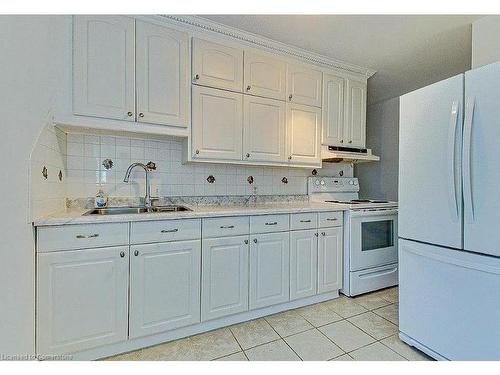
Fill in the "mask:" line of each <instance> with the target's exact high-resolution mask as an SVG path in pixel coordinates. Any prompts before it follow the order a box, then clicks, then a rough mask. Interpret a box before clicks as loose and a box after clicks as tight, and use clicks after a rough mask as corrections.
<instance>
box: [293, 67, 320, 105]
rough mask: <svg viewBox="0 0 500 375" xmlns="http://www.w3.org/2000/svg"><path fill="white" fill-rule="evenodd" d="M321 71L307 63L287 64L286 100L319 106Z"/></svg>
mask: <svg viewBox="0 0 500 375" xmlns="http://www.w3.org/2000/svg"><path fill="white" fill-rule="evenodd" d="M322 75H323V74H322V72H321V71H320V70H316V69H313V68H312V67H310V66H307V65H298V64H297V65H295V64H288V73H287V94H288V95H287V100H288V101H290V102H292V103H299V104H305V105H312V106H315V107H321V86H322Z"/></svg>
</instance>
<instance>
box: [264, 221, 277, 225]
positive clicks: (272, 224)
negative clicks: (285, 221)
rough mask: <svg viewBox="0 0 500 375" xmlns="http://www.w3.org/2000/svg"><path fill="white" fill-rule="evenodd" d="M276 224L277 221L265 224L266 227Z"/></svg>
mask: <svg viewBox="0 0 500 375" xmlns="http://www.w3.org/2000/svg"><path fill="white" fill-rule="evenodd" d="M277 224H278V222H277V221H273V222H272V223H266V225H277Z"/></svg>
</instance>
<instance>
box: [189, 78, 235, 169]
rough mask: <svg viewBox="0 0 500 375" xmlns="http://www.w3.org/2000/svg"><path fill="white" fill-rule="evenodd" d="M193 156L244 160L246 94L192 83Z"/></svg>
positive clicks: (195, 157) (196, 157)
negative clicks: (244, 101)
mask: <svg viewBox="0 0 500 375" xmlns="http://www.w3.org/2000/svg"><path fill="white" fill-rule="evenodd" d="M192 101H193V120H192V121H193V125H192V128H193V134H192V154H193V155H192V157H193V158H194V159H212V160H241V151H242V144H243V141H242V136H243V135H242V127H243V95H242V94H238V93H234V92H231V91H223V90H217V89H212V88H208V87H201V86H193V96H192Z"/></svg>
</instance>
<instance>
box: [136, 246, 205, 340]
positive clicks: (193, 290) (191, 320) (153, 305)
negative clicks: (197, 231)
mask: <svg viewBox="0 0 500 375" xmlns="http://www.w3.org/2000/svg"><path fill="white" fill-rule="evenodd" d="M130 257H131V258H130V313H129V315H130V337H132V338H135V337H141V336H146V335H152V334H155V333H159V332H164V331H168V330H171V329H175V328H180V327H184V326H188V325H191V324H195V323H198V322H200V274H201V241H200V240H194V241H173V242H168V243H158V244H148V245H133V246H131V247H130Z"/></svg>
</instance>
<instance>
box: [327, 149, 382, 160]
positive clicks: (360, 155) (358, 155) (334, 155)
mask: <svg viewBox="0 0 500 375" xmlns="http://www.w3.org/2000/svg"><path fill="white" fill-rule="evenodd" d="M321 160H323V162H324V163H363V162H369V161H379V160H380V157H378V156H376V155H373V154H372V150H371V149H370V148H368V149H361V150H359V149H354V148H349V147H334V146H325V145H323V146H321Z"/></svg>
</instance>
